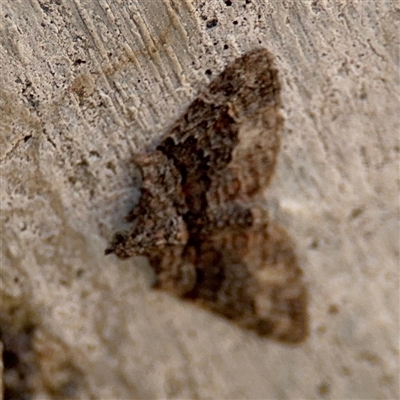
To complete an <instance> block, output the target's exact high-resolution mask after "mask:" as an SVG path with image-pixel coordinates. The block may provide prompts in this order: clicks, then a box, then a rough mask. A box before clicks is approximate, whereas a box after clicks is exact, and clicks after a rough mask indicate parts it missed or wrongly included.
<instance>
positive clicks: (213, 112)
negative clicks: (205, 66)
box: [106, 49, 308, 343]
mask: <svg viewBox="0 0 400 400" xmlns="http://www.w3.org/2000/svg"><path fill="white" fill-rule="evenodd" d="M280 108H281V98H280V82H279V79H278V71H277V70H276V68H275V67H274V66H273V62H272V58H271V55H270V53H269V52H268V51H267V50H265V49H256V50H253V51H250V52H249V53H247V54H245V55H244V56H242V57H240V58H238V59H236V60H235V61H234V62H233V63H232V64H230V65H228V67H226V69H225V70H224V71H223V72H222V73H221V74H220V75H219V76H218V77H217V78H216V79H214V80H213V81H212V82H211V83H210V85H209V86H208V88H207V89H206V90H205V91H203V92H202V93H201V94H200V95H199V96H198V98H196V99H195V100H194V101H193V103H192V104H191V105H190V106H189V107H188V109H187V111H186V112H185V113H184V115H183V116H182V117H181V118H180V119H179V120H178V121H176V122H175V124H174V125H173V126H172V127H171V129H170V130H169V131H168V133H167V134H166V135H165V136H164V137H163V138H162V139H161V141H160V142H159V143H158V144H157V145H155V146H154V147H153V148H151V149H149V150H148V151H147V152H145V153H143V154H139V155H137V156H135V160H134V161H135V163H136V164H137V166H138V167H139V168H140V169H141V172H142V178H143V181H142V188H141V196H140V200H139V203H138V204H137V205H136V206H135V208H134V209H133V210H132V211H131V212H130V214H129V215H128V217H127V219H128V221H130V222H131V224H132V225H131V228H130V231H129V232H125V233H122V234H116V235H115V237H114V240H113V243H112V244H111V246H110V248H109V249H107V250H106V254H108V253H115V254H116V255H117V256H118V257H120V258H126V257H131V256H137V255H144V256H147V257H148V258H149V261H150V264H151V266H152V267H153V269H154V271H155V275H156V282H155V284H154V287H155V288H158V289H162V290H166V291H168V292H170V293H172V294H174V295H176V296H178V297H180V298H183V299H187V300H191V301H193V302H195V303H196V304H199V305H201V306H203V307H205V308H207V309H209V310H212V311H213V312H215V313H217V314H219V315H222V316H224V317H225V318H227V319H228V320H230V321H232V322H234V323H236V324H238V325H239V326H241V327H243V328H246V329H250V330H253V331H255V332H256V333H257V334H258V335H260V336H264V337H270V338H272V339H276V340H280V341H283V342H287V343H296V342H300V341H302V340H304V339H305V338H306V336H307V332H308V318H307V296H306V289H305V286H304V284H303V281H302V271H301V269H300V267H299V265H298V262H297V258H296V255H295V253H294V250H293V246H292V244H291V240H290V237H289V236H288V235H287V234H286V233H285V231H284V229H282V228H281V227H279V226H278V225H277V224H276V223H274V222H273V221H271V220H270V219H269V217H268V213H267V211H265V210H262V209H261V208H260V207H259V206H257V205H255V202H256V201H257V198H260V196H261V195H262V191H263V190H264V189H265V188H266V187H267V186H268V184H269V182H270V180H271V177H272V175H273V171H274V168H275V163H276V159H277V155H278V152H279V147H280V139H279V131H280V130H281V128H282V124H283V117H282V116H281V113H280Z"/></svg>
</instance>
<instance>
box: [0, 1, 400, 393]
mask: <svg viewBox="0 0 400 400" xmlns="http://www.w3.org/2000/svg"><path fill="white" fill-rule="evenodd" d="M0 13H1V14H0V18H1V24H0V43H1V46H0V71H1V85H0V96H1V100H0V107H1V108H0V110H1V118H0V124H1V125H0V126H1V135H0V141H1V142H0V143H1V144H0V164H1V171H0V174H1V189H0V190H1V240H2V246H1V271H0V272H1V287H0V291H1V328H2V330H1V331H2V339H3V344H5V345H9V343H11V345H9V346H11V347H10V348H9V349H11V350H9V351H8V352H7V348H6V347H5V349H4V354H5V358H4V367H5V369H4V379H5V380H6V379H8V382H11V383H9V385H13V382H14V383H15V379H14V378H15V377H16V376H18V374H17V375H15V373H18V371H21V370H23V371H28V372H29V371H30V370H31V369H29V368H31V367H30V366H29V365H31V366H32V365H38V367H37V368H36V369H33V371H34V372H32V376H29V373H28V376H25V380H24V385H25V386H23V387H24V388H25V389H24V390H25V392H24V394H30V395H32V396H33V398H36V399H51V398H55V397H58V398H60V397H63V398H68V397H69V398H80V399H85V398H102V399H116V398H119V399H122V398H124V399H139V398H142V399H164V398H176V399H177V398H180V399H183V398H190V399H192V398H193V399H197V398H198V399H208V398H210V399H211V398H212V399H228V398H229V399H244V398H246V399H271V398H279V399H285V398H290V399H295V398H303V399H304V398H307V399H311V398H332V399H338V398H341V399H344V398H346V399H366V398H379V399H394V398H398V396H399V391H398V389H399V381H398V379H399V378H398V377H399V371H398V360H399V341H398V338H399V313H398V304H399V274H398V262H399V200H398V195H399V192H398V188H399V152H400V146H399V90H398V89H399V20H400V8H399V3H398V2H397V1H354V0H353V1H348V2H339V1H329V0H326V1H317V0H315V1H302V2H295V1H278V2H277V1H264V0H251V1H250V0H231V1H230V0H207V1H198V0H195V1H193V0H192V1H190V0H183V1H178V0H132V1H129V2H122V1H103V0H101V1H89V0H75V1H71V0H63V1H50V0H48V1H45V0H40V1H37V0H33V1H29V2H28V1H20V2H15V1H13V0H2V2H1V7H0ZM256 47H266V48H268V49H269V50H270V51H271V52H272V54H274V56H275V61H276V65H277V67H278V69H279V71H280V77H281V81H282V84H283V93H282V94H283V104H284V113H285V120H286V122H285V127H284V130H283V133H282V150H281V153H280V156H279V160H278V166H277V171H276V174H275V177H274V180H273V182H272V185H271V186H272V187H270V188H269V190H268V191H267V192H266V201H265V206H266V207H268V208H269V209H270V210H271V212H272V213H273V215H274V218H276V219H277V220H278V221H279V223H280V224H281V225H282V226H284V227H285V228H286V229H287V230H288V231H289V232H290V234H291V236H292V237H293V238H294V239H295V243H296V249H297V253H298V256H299V258H300V260H301V265H302V268H303V269H304V272H305V276H306V280H307V285H308V290H309V293H310V316H311V335H310V338H309V339H308V341H307V342H306V343H305V344H304V345H301V346H297V347H288V346H284V345H281V344H277V343H274V342H272V341H265V340H262V339H259V338H257V337H255V336H252V335H251V334H249V333H248V332H244V331H241V330H240V329H238V328H237V327H235V326H233V325H231V324H229V323H228V322H226V321H224V320H221V319H219V318H218V317H215V316H214V315H211V314H209V313H207V312H206V311H203V310H201V309H198V308H196V307H193V306H191V305H188V304H187V303H184V302H182V301H179V300H177V299H174V298H172V297H169V296H168V295H166V294H165V293H162V292H156V291H152V290H151V289H150V285H151V282H152V278H153V276H152V273H151V269H150V268H149V265H148V264H147V263H146V260H145V259H129V260H126V261H120V260H118V259H117V258H116V257H114V256H107V257H106V256H104V249H105V248H106V247H107V244H108V243H109V240H110V239H111V237H112V234H113V232H115V231H116V230H119V229H121V227H122V226H123V224H124V215H125V214H126V213H127V211H128V210H129V209H130V208H131V207H132V205H133V204H134V203H135V201H137V198H138V194H139V183H140V175H139V174H138V171H137V170H136V169H135V167H134V166H133V165H132V163H131V158H132V154H133V153H134V152H136V151H140V150H142V149H143V148H144V147H145V146H146V144H148V143H150V142H152V141H154V140H157V139H158V138H159V137H161V135H162V133H163V132H165V131H166V130H167V128H168V126H169V125H170V124H171V123H173V121H174V120H175V119H176V118H177V117H179V116H180V115H181V113H182V112H183V111H184V110H185V108H186V107H187V106H188V104H189V103H190V102H191V101H192V100H193V99H194V98H195V97H196V94H197V93H198V92H199V91H200V90H201V89H203V88H204V87H205V86H206V85H207V83H208V82H209V81H210V79H212V77H213V76H216V75H217V74H218V73H219V72H220V71H221V70H222V69H223V68H224V66H225V65H226V64H227V63H228V62H229V61H231V60H233V59H235V58H236V57H238V56H239V55H241V54H243V53H245V52H246V51H249V50H251V49H254V48H256ZM26 362H27V363H28V367H26V366H25V363H26ZM29 362H31V363H32V364H29ZM24 368H27V369H24ZM38 371H39V373H38ZM13 379H14V381H13ZM20 387H22V386H20ZM8 393H9V398H11V397H10V396H11V395H10V392H8ZM20 394H21V393H20Z"/></svg>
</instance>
